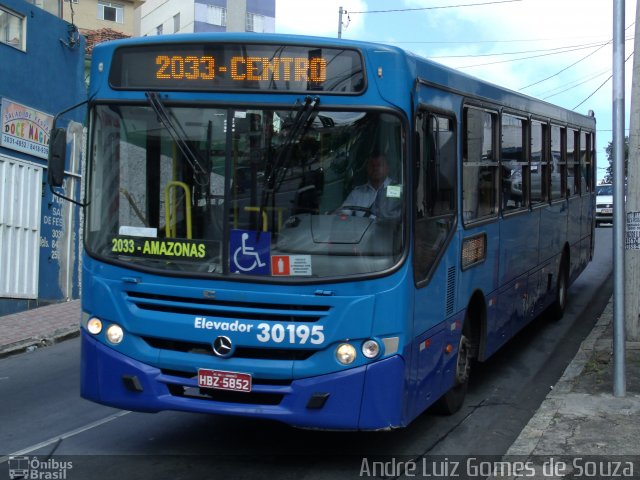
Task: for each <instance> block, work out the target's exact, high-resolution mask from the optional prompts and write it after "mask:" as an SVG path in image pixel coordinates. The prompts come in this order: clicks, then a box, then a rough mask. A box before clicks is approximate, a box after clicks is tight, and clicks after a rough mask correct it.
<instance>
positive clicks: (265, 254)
mask: <svg viewBox="0 0 640 480" xmlns="http://www.w3.org/2000/svg"><path fill="white" fill-rule="evenodd" d="M230 246H231V248H230V249H229V252H230V254H231V258H229V264H230V265H229V269H230V270H231V273H250V274H252V275H270V274H271V232H254V231H250V230H231V245H230Z"/></svg>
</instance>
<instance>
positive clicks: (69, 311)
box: [0, 300, 80, 358]
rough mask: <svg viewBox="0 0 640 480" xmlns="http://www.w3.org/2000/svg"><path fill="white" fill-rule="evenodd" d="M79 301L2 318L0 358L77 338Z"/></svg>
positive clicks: (0, 320) (34, 309) (0, 324)
mask: <svg viewBox="0 0 640 480" xmlns="http://www.w3.org/2000/svg"><path fill="white" fill-rule="evenodd" d="M79 327H80V300H72V301H70V302H63V303H56V304H53V305H47V306H46V307H40V308H33V309H31V310H26V311H24V312H20V313H14V314H11V315H4V316H1V317H0V358H2V357H6V356H8V355H12V354H15V353H20V352H24V351H26V350H33V349H35V348H38V347H44V346H47V345H52V344H54V343H57V342H60V341H62V340H66V339H67V338H71V337H75V336H77V335H78V334H79V333H80V330H79Z"/></svg>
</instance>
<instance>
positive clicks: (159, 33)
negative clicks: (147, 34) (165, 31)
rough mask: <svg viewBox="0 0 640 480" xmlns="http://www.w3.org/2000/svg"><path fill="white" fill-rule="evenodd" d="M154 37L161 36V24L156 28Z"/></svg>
mask: <svg viewBox="0 0 640 480" xmlns="http://www.w3.org/2000/svg"><path fill="white" fill-rule="evenodd" d="M156 35H162V24H160V25H158V26H157V27H156Z"/></svg>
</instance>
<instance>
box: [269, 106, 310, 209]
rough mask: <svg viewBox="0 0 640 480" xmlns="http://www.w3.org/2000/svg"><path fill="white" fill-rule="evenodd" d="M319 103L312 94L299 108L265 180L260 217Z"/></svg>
mask: <svg viewBox="0 0 640 480" xmlns="http://www.w3.org/2000/svg"><path fill="white" fill-rule="evenodd" d="M319 104H320V99H319V98H318V97H314V98H311V97H310V96H307V97H305V99H304V104H302V106H301V108H300V109H299V110H298V113H297V114H296V117H295V118H294V120H293V124H292V125H291V128H290V130H289V132H287V136H286V138H285V140H284V142H283V144H282V146H281V147H280V151H279V152H278V155H277V156H276V158H275V160H274V162H273V165H272V166H271V171H270V172H269V175H268V176H267V177H266V179H265V181H264V186H263V190H262V201H261V202H260V209H259V212H258V218H262V215H263V212H264V209H265V208H266V205H267V202H268V201H269V197H270V196H274V198H275V194H276V193H277V192H278V190H279V189H280V185H281V184H282V182H283V181H284V179H285V177H286V171H287V169H288V168H289V164H290V163H291V151H292V150H293V149H292V148H291V147H292V145H293V144H294V142H295V141H296V140H297V139H298V138H299V137H300V135H301V134H303V133H304V132H305V131H306V130H307V129H308V128H309V126H310V125H311V124H312V123H313V120H314V119H315V115H316V114H317V112H318V105H319Z"/></svg>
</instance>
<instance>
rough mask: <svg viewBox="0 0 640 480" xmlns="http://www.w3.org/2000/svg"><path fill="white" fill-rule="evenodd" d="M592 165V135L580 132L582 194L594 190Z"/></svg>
mask: <svg viewBox="0 0 640 480" xmlns="http://www.w3.org/2000/svg"><path fill="white" fill-rule="evenodd" d="M591 163H592V162H591V134H590V133H586V132H580V191H581V192H582V193H589V192H591V191H592V190H593V185H592V178H591Z"/></svg>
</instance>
